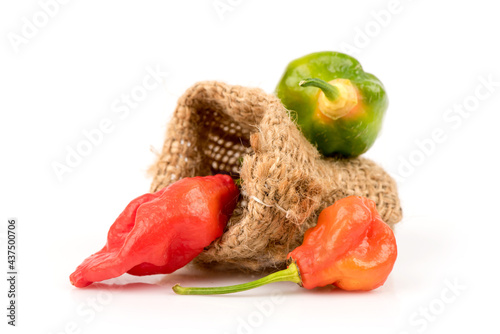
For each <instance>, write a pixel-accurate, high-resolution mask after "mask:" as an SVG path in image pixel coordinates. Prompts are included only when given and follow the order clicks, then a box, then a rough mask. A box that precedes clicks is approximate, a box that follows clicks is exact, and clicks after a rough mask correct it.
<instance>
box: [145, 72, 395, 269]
mask: <svg viewBox="0 0 500 334" xmlns="http://www.w3.org/2000/svg"><path fill="white" fill-rule="evenodd" d="M150 171H151V173H152V175H153V182H152V185H151V191H152V192H154V191H157V190H159V189H161V188H163V187H165V186H168V185H169V184H171V183H173V182H175V181H177V180H179V179H181V178H184V177H192V176H205V175H212V174H217V173H223V174H230V175H232V176H233V177H234V178H235V179H237V178H241V182H242V183H241V196H240V199H239V202H238V206H237V208H236V210H235V211H234V213H233V215H232V217H231V219H230V220H229V222H228V225H227V228H226V231H225V232H224V234H223V235H222V237H221V238H219V239H217V240H216V241H214V242H213V243H212V244H211V245H210V246H209V247H207V248H206V250H205V251H204V252H203V253H201V254H200V255H199V256H198V257H197V259H196V262H197V263H198V264H202V265H204V266H208V267H212V268H226V269H227V268H233V269H241V270H246V271H264V270H266V269H271V268H272V269H276V268H283V267H284V266H285V263H286V256H287V254H288V252H290V251H291V250H293V249H294V248H295V247H297V246H298V245H300V243H301V242H302V239H303V236H304V232H305V231H306V230H307V229H308V228H309V227H311V226H314V225H315V224H316V220H317V216H318V214H319V212H320V211H321V210H322V209H324V208H325V207H327V206H329V205H331V204H333V203H334V202H335V201H336V200H338V199H341V198H344V197H346V196H350V195H358V196H365V197H368V198H370V199H372V200H374V201H375V202H376V204H377V209H378V211H379V213H380V215H381V217H382V219H383V220H384V221H385V222H386V223H387V224H388V225H390V226H391V227H392V226H393V225H394V224H395V223H397V222H399V221H400V220H401V218H402V210H401V206H400V202H399V198H398V194H397V189H396V184H395V182H394V180H393V179H392V178H391V177H390V176H389V175H388V174H387V173H386V172H385V171H384V170H383V169H382V168H381V167H379V166H378V165H377V164H375V163H374V162H372V161H370V160H368V159H365V158H363V157H358V158H351V159H334V158H328V159H325V158H323V157H321V156H320V154H319V153H318V151H317V150H316V148H314V146H313V145H311V144H310V143H309V142H308V141H307V140H306V139H305V137H304V136H303V135H302V134H301V132H300V131H299V129H298V128H297V126H296V125H295V123H293V121H292V120H291V119H290V118H289V116H288V112H287V110H286V109H285V108H284V107H283V105H282V104H281V102H280V101H279V99H278V98H277V97H275V96H274V95H270V94H267V93H265V92H264V91H262V90H261V89H258V88H246V87H241V86H231V85H227V84H224V83H221V82H215V81H209V82H199V83H197V84H195V85H194V86H192V87H191V88H189V89H188V90H187V91H186V92H185V93H184V95H183V96H182V97H181V98H180V99H179V101H178V104H177V108H176V110H175V112H174V114H173V117H172V119H171V121H170V123H169V124H168V126H167V134H166V139H165V142H164V145H163V148H162V151H161V153H160V155H159V156H158V159H157V161H156V162H155V164H154V165H153V166H152V167H151V170H150Z"/></svg>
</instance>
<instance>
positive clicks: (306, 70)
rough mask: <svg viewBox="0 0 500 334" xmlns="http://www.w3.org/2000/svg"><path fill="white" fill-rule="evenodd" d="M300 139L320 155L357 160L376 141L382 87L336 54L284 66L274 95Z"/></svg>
mask: <svg viewBox="0 0 500 334" xmlns="http://www.w3.org/2000/svg"><path fill="white" fill-rule="evenodd" d="M275 93H276V95H277V96H278V98H280V100H281V102H282V103H283V105H284V106H285V107H286V108H287V109H288V110H290V114H291V116H292V118H294V119H295V121H296V122H297V125H298V126H299V128H300V129H301V130H302V133H303V134H304V136H305V137H306V138H307V139H308V140H309V141H310V142H311V143H313V144H314V145H316V147H317V148H318V151H319V152H320V153H322V154H323V155H324V156H327V157H329V156H334V155H341V156H347V157H349V156H358V155H360V154H362V153H364V152H366V151H367V150H368V149H369V148H370V147H371V146H372V145H373V143H374V142H375V139H376V138H377V136H378V133H379V131H380V129H381V126H382V120H383V117H384V114H385V111H386V109H387V107H388V99H387V94H386V92H385V89H384V86H383V85H382V83H381V82H380V80H379V79H377V78H376V77H375V76H374V75H373V74H370V73H367V72H364V71H363V68H362V67H361V64H360V63H359V62H358V61H357V60H356V59H354V58H353V57H350V56H348V55H346V54H343V53H339V52H330V51H325V52H317V53H312V54H309V55H306V56H304V57H301V58H298V59H296V60H294V61H292V62H290V64H289V65H288V67H287V68H286V70H285V72H284V74H283V76H282V78H281V80H280V82H279V83H278V86H277V87H276V91H275Z"/></svg>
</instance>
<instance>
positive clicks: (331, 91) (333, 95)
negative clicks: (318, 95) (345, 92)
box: [299, 78, 339, 102]
mask: <svg viewBox="0 0 500 334" xmlns="http://www.w3.org/2000/svg"><path fill="white" fill-rule="evenodd" d="M299 86H300V87H310V86H312V87H316V88H319V89H321V90H322V91H323V93H324V94H325V96H326V98H327V99H328V100H330V101H332V102H333V101H335V100H336V99H337V98H338V97H339V89H338V88H337V87H335V86H334V85H332V84H330V83H328V82H326V81H325V80H321V79H318V78H309V79H305V80H302V81H301V82H299Z"/></svg>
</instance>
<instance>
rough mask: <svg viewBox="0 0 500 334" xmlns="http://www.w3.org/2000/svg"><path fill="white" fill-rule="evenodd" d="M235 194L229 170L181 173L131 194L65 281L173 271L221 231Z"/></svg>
mask: <svg viewBox="0 0 500 334" xmlns="http://www.w3.org/2000/svg"><path fill="white" fill-rule="evenodd" d="M238 196H239V190H238V188H237V187H236V185H235V184H234V182H233V180H232V179H231V177H230V176H228V175H215V176H206V177H193V178H184V179H181V180H179V181H177V182H175V183H173V184H171V185H170V186H168V187H166V188H163V189H161V190H159V191H157V192H156V193H153V194H145V195H142V196H140V197H138V198H136V199H134V200H133V201H132V202H130V204H129V205H128V206H127V207H126V208H125V210H124V211H123V212H122V213H121V214H120V216H119V217H118V218H117V219H116V221H115V222H114V224H113V225H112V226H111V228H110V230H109V232H108V239H107V243H106V246H104V248H103V249H102V250H100V251H99V252H97V253H95V254H93V255H91V256H90V257H88V258H87V259H85V260H84V261H83V263H82V264H81V265H80V266H78V268H77V269H76V270H75V272H74V273H73V274H71V276H70V281H71V283H72V284H73V285H74V286H76V287H85V286H88V285H90V284H92V282H99V281H102V280H106V279H110V278H113V277H118V276H120V275H122V274H124V273H129V274H132V275H137V276H143V275H153V274H169V273H172V272H174V271H175V270H177V269H179V268H181V267H183V266H185V265H186V264H187V263H189V262H190V261H191V260H192V259H194V258H195V257H196V256H197V255H198V254H200V253H201V252H202V251H203V249H204V248H205V247H207V246H208V245H210V243H211V242H212V241H214V240H215V239H217V238H218V237H220V236H221V235H222V233H223V231H224V228H225V226H226V223H227V221H228V219H229V217H230V216H231V214H232V212H233V210H234V208H235V206H236V203H237V200H238Z"/></svg>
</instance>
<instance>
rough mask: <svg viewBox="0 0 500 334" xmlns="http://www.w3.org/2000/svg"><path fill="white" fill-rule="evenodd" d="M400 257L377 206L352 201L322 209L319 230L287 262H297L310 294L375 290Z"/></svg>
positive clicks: (308, 235)
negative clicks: (319, 290) (323, 290)
mask: <svg viewBox="0 0 500 334" xmlns="http://www.w3.org/2000/svg"><path fill="white" fill-rule="evenodd" d="M396 257H397V246H396V239H395V237H394V233H393V232H392V230H391V228H390V227H389V226H388V225H387V224H385V223H384V222H383V221H382V219H381V218H380V215H379V214H378V212H377V208H376V205H375V202H373V201H372V200H369V199H367V198H364V197H358V196H349V197H346V198H344V199H341V200H339V201H337V202H335V204H334V205H332V206H329V207H328V208H326V209H324V210H323V211H322V212H321V214H320V215H319V218H318V223H317V225H316V226H315V227H313V228H310V229H309V230H307V232H306V234H305V235H304V242H303V243H302V245H301V246H299V247H297V248H296V249H295V250H293V251H292V252H290V254H289V255H288V258H291V259H292V260H293V261H295V262H296V264H297V267H298V268H299V271H300V277H301V280H302V286H303V287H304V288H307V289H312V288H315V287H321V286H326V285H328V284H333V285H336V286H337V287H339V288H341V289H343V290H372V289H376V288H378V287H379V286H381V285H382V284H384V282H385V281H386V279H387V277H388V276H389V274H390V272H391V270H392V268H393V265H394V262H395V261H396Z"/></svg>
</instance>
